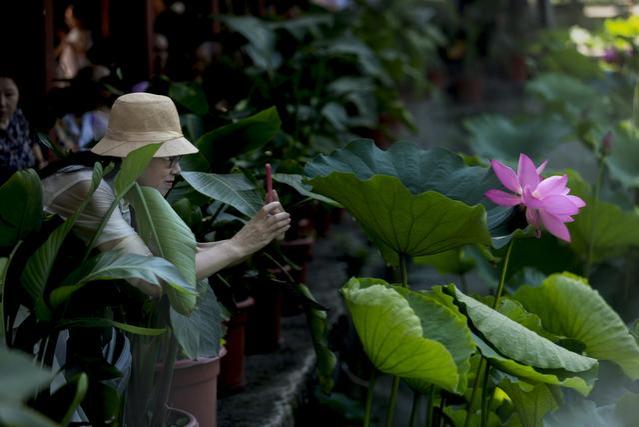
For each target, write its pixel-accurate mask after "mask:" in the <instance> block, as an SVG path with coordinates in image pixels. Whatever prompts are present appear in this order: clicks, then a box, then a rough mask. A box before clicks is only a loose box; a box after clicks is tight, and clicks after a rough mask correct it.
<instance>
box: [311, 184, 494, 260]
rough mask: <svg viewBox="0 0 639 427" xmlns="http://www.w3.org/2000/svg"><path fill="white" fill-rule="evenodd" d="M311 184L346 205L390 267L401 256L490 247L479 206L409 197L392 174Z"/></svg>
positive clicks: (436, 195) (437, 197) (425, 195)
mask: <svg viewBox="0 0 639 427" xmlns="http://www.w3.org/2000/svg"><path fill="white" fill-rule="evenodd" d="M311 184H312V185H313V189H314V191H316V192H318V193H320V194H324V195H326V196H328V197H330V198H332V199H334V200H337V201H338V202H339V203H341V204H342V205H343V206H344V207H346V208H347V209H348V210H349V211H350V212H351V214H352V215H353V216H354V217H355V218H356V219H357V221H358V222H359V224H360V225H361V226H362V228H363V229H364V231H365V232H366V233H367V235H368V236H369V237H370V238H371V240H372V241H373V242H375V243H376V244H377V245H378V247H379V248H380V250H381V251H382V254H383V255H384V258H385V259H386V261H387V262H389V263H391V264H397V262H398V255H399V254H406V255H408V256H412V257H416V256H424V255H434V254H437V253H441V252H445V251H447V250H450V249H454V248H456V247H460V246H464V245H467V244H474V243H478V244H483V245H489V244H490V234H489V233H488V229H487V227H486V212H485V210H484V208H483V206H480V205H478V206H468V205H466V204H464V203H463V202H459V201H456V200H452V199H450V198H448V197H446V196H443V195H441V194H439V193H437V192H434V191H427V192H425V193H422V194H419V195H413V194H411V192H410V191H409V190H408V188H406V187H405V186H404V185H403V184H402V183H401V182H400V181H399V179H398V178H395V177H392V176H383V175H376V176H373V177H372V178H370V179H368V180H366V181H361V180H359V179H358V178H357V177H356V176H355V175H353V174H346V173H341V172H336V173H332V174H331V175H329V176H326V177H316V178H314V179H312V180H311Z"/></svg>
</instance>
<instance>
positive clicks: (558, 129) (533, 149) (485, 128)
mask: <svg viewBox="0 0 639 427" xmlns="http://www.w3.org/2000/svg"><path fill="white" fill-rule="evenodd" d="M464 127H465V128H466V129H467V130H468V131H469V132H470V135H471V139H470V141H469V147H470V149H471V150H472V151H473V152H474V153H475V154H477V155H479V156H480V157H482V158H484V159H498V160H501V161H505V162H507V163H509V164H511V165H516V163H517V161H518V159H519V154H520V153H526V154H527V155H528V156H530V157H531V158H533V159H537V158H542V157H543V156H546V155H548V153H549V152H550V151H552V150H553V149H555V148H556V146H557V145H558V144H560V143H561V142H563V141H564V140H565V139H566V137H567V136H568V135H569V134H570V133H571V131H572V130H571V128H570V127H569V126H568V125H567V124H566V122H565V121H564V120H562V119H561V118H560V117H559V116H556V115H551V116H543V115H542V116H532V117H530V116H527V117H520V118H518V119H515V120H513V119H510V118H508V117H506V116H501V115H495V114H484V115H481V116H478V117H473V118H471V119H468V120H466V121H465V122H464Z"/></svg>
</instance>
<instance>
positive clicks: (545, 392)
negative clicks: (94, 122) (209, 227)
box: [499, 380, 559, 427]
mask: <svg viewBox="0 0 639 427" xmlns="http://www.w3.org/2000/svg"><path fill="white" fill-rule="evenodd" d="M499 387H500V388H501V389H502V390H504V391H505V392H506V393H507V394H508V397H510V400H512V402H513V404H514V406H515V411H516V412H517V416H518V417H519V421H520V422H521V426H522V427H544V416H545V415H546V414H548V413H549V412H552V411H554V410H555V409H557V408H558V407H559V402H557V401H555V398H554V397H553V394H552V392H551V391H550V390H549V389H548V386H547V385H546V384H536V385H530V384H526V383H524V382H521V381H520V382H516V383H513V382H511V381H509V380H503V381H501V382H500V383H499Z"/></svg>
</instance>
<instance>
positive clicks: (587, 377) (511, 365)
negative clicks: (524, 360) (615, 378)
mask: <svg viewBox="0 0 639 427" xmlns="http://www.w3.org/2000/svg"><path fill="white" fill-rule="evenodd" d="M473 338H474V340H475V344H476V345H477V348H478V349H479V351H480V352H481V354H482V356H484V357H485V358H486V359H488V360H489V361H490V363H491V365H492V366H494V367H496V368H497V369H499V370H500V371H503V372H505V373H507V374H510V375H513V376H515V377H517V378H522V379H524V380H525V381H527V382H530V383H533V384H534V383H544V384H550V385H558V386H561V387H567V388H572V389H574V390H576V391H578V392H579V393H581V394H582V395H584V396H587V395H588V394H590V392H591V391H592V388H593V387H594V383H595V380H596V379H597V370H598V369H597V365H595V367H594V368H592V369H590V370H588V371H584V372H580V373H578V374H575V373H572V372H567V371H564V370H560V369H536V368H533V367H532V366H528V365H523V364H521V363H519V362H516V361H514V360H512V359H509V358H507V357H504V356H502V355H501V354H499V353H498V352H497V351H496V350H495V349H494V348H492V347H491V346H490V345H489V344H488V343H486V342H485V341H484V340H482V339H481V338H479V337H478V336H476V335H473Z"/></svg>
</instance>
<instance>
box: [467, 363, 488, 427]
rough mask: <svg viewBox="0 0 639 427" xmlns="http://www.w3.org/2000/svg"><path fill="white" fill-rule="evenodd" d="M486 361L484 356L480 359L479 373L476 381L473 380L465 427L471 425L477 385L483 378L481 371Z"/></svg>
mask: <svg viewBox="0 0 639 427" xmlns="http://www.w3.org/2000/svg"><path fill="white" fill-rule="evenodd" d="M484 361H485V359H484V358H483V357H482V358H481V359H480V360H479V367H478V368H477V373H476V374H475V381H473V391H472V392H471V393H470V400H469V401H468V407H467V408H466V419H465V420H464V427H468V426H469V425H470V414H471V413H472V411H473V407H474V403H475V395H476V394H477V386H478V385H479V378H481V372H482V369H484Z"/></svg>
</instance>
